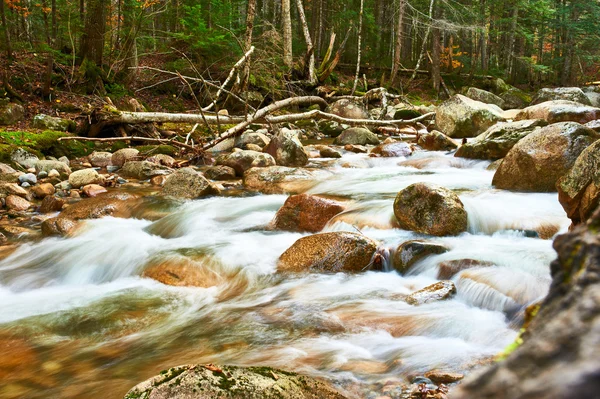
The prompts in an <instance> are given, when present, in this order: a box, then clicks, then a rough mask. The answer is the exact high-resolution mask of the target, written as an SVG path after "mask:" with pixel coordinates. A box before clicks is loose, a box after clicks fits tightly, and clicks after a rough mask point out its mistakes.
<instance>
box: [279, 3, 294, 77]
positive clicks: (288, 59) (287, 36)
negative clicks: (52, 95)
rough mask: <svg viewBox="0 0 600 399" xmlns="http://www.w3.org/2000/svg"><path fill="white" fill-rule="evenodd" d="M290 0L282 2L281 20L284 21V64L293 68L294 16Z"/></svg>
mask: <svg viewBox="0 0 600 399" xmlns="http://www.w3.org/2000/svg"><path fill="white" fill-rule="evenodd" d="M290 11H291V10H290V0H281V19H282V21H283V63H284V64H285V66H286V67H288V68H290V69H291V68H292V63H293V57H292V16H291V14H290Z"/></svg>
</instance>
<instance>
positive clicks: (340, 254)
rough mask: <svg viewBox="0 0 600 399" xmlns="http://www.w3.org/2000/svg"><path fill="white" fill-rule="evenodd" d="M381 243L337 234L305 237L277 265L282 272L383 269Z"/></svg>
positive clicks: (359, 236) (281, 257) (286, 252)
mask: <svg viewBox="0 0 600 399" xmlns="http://www.w3.org/2000/svg"><path fill="white" fill-rule="evenodd" d="M377 248H378V243H377V242H376V241H373V240H371V239H370V238H368V237H366V236H363V235H361V234H357V233H346V232H334V233H320V234H313V235H310V236H307V237H302V238H300V239H299V240H298V241H296V242H295V243H294V244H293V245H292V246H291V247H290V248H288V249H287V250H286V251H285V252H284V253H283V254H282V255H281V256H280V257H279V262H278V263H277V270H278V271H280V272H326V273H337V272H361V271H365V270H369V269H376V270H377V269H381V268H382V266H383V265H382V261H383V260H382V259H379V260H378V259H377Z"/></svg>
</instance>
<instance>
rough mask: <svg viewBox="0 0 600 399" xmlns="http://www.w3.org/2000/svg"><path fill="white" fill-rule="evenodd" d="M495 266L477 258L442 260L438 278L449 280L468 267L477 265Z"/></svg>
mask: <svg viewBox="0 0 600 399" xmlns="http://www.w3.org/2000/svg"><path fill="white" fill-rule="evenodd" d="M490 266H494V263H492V262H487V261H483V260H477V259H454V260H447V261H444V262H441V263H440V264H439V265H438V275H437V278H438V279H440V280H449V279H451V278H452V277H454V275H455V274H458V273H459V272H461V271H463V270H467V269H472V268H475V267H490Z"/></svg>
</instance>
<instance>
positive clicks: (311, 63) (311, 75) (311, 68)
mask: <svg viewBox="0 0 600 399" xmlns="http://www.w3.org/2000/svg"><path fill="white" fill-rule="evenodd" d="M296 4H297V6H298V14H299V15H300V22H301V23H302V32H303V33H304V41H305V42H306V54H307V55H309V56H308V68H306V69H307V70H308V81H309V82H310V84H315V83H316V82H317V74H316V72H315V49H314V47H313V42H312V39H311V38H310V31H309V29H308V23H307V22H306V15H305V14H304V4H302V0H296Z"/></svg>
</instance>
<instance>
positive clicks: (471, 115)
mask: <svg viewBox="0 0 600 399" xmlns="http://www.w3.org/2000/svg"><path fill="white" fill-rule="evenodd" d="M503 120H504V117H503V116H502V109H501V108H500V107H498V106H496V105H491V104H484V103H482V102H480V101H475V100H471V99H470V98H468V97H465V96H462V95H460V94H457V95H455V96H453V97H452V98H450V99H449V100H447V101H445V102H444V103H442V104H441V105H440V106H439V107H438V108H437V111H436V117H435V122H436V125H437V126H438V127H439V128H440V130H441V131H442V132H444V133H445V134H447V135H448V136H450V137H475V136H477V135H478V134H480V133H482V132H484V131H485V130H486V129H487V128H489V127H490V126H492V125H494V124H495V123H497V122H500V121H503Z"/></svg>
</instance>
